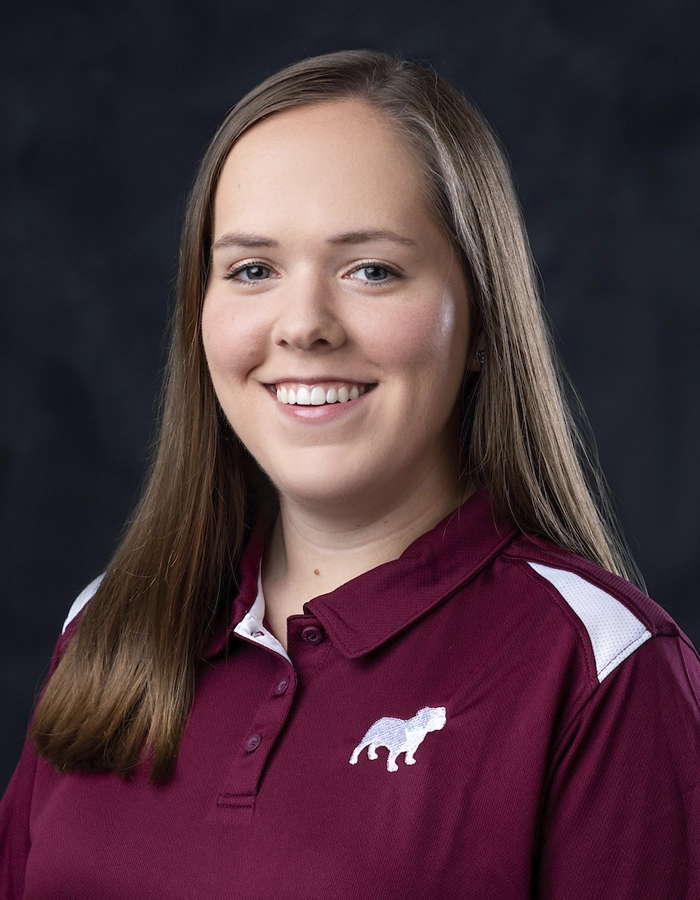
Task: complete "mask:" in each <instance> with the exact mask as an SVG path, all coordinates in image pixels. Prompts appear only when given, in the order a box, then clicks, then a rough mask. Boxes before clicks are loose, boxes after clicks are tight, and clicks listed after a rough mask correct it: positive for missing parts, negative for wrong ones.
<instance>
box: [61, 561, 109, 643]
mask: <svg viewBox="0 0 700 900" xmlns="http://www.w3.org/2000/svg"><path fill="white" fill-rule="evenodd" d="M103 577H104V576H103V575H98V576H97V578H95V580H94V581H91V582H90V584H89V585H88V586H87V587H86V588H84V590H82V591H81V592H80V593H79V594H78V596H77V597H76V598H75V600H74V601H73V605H72V606H71V608H70V609H69V610H68V616H67V618H66V621H65V622H64V623H63V628H62V630H61V634H63V632H64V631H65V630H66V628H68V626H69V625H70V623H71V622H72V621H73V619H74V618H75V617H76V616H77V615H78V613H79V612H80V610H81V609H82V608H83V607H84V606H86V605H87V602H88V600H90V599H92V597H93V596H94V594H95V591H96V590H97V588H98V587H99V586H100V582H101V581H102V578H103Z"/></svg>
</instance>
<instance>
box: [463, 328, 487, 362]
mask: <svg viewBox="0 0 700 900" xmlns="http://www.w3.org/2000/svg"><path fill="white" fill-rule="evenodd" d="M485 361H486V338H485V336H484V333H483V331H480V332H479V333H478V334H477V335H476V336H475V338H474V340H473V341H472V344H471V347H470V348H469V354H468V355H467V365H466V371H467V372H481V370H482V369H483V368H484V364H485Z"/></svg>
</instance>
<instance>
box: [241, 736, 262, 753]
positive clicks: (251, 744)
mask: <svg viewBox="0 0 700 900" xmlns="http://www.w3.org/2000/svg"><path fill="white" fill-rule="evenodd" d="M261 740H262V735H261V734H251V735H250V737H248V738H246V742H245V744H244V745H243V746H244V747H245V752H246V753H252V752H253V750H257V749H258V747H259V746H260V741H261Z"/></svg>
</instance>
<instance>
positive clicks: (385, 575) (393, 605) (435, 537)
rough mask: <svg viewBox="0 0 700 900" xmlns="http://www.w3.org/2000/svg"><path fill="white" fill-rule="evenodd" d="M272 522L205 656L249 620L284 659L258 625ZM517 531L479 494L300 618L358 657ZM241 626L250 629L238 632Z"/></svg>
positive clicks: (469, 574) (450, 589) (255, 537)
mask: <svg viewBox="0 0 700 900" xmlns="http://www.w3.org/2000/svg"><path fill="white" fill-rule="evenodd" d="M274 519H275V517H274V515H272V514H271V512H270V510H265V511H263V512H261V514H260V516H259V517H258V520H257V522H256V524H255V526H254V528H253V530H252V532H251V535H250V538H249V540H248V543H247V545H246V547H245V549H244V551H243V555H242V557H241V562H240V566H239V572H240V577H239V584H240V589H239V593H238V595H237V597H236V599H235V601H234V603H233V606H232V613H231V618H230V620H229V625H228V626H227V628H226V630H225V632H224V633H221V632H220V633H219V635H218V637H217V638H215V639H214V640H213V641H212V644H211V645H210V647H209V648H208V650H207V653H206V656H207V657H210V656H213V655H215V654H216V653H219V652H221V650H223V649H224V647H225V646H226V644H227V642H228V639H229V637H230V635H231V633H232V632H237V633H238V634H242V633H243V631H247V630H248V626H251V627H252V623H253V622H256V623H258V622H259V627H258V625H257V624H256V625H255V627H253V628H252V630H254V631H262V632H264V633H265V634H267V635H269V638H270V639H271V641H274V643H275V645H277V646H275V647H272V646H271V647H270V649H275V651H276V652H279V650H280V649H281V651H282V654H283V655H284V656H285V657H286V658H287V659H288V658H289V657H288V655H287V654H286V652H285V651H284V648H283V647H282V645H281V644H280V643H279V641H278V640H277V638H275V637H274V635H272V634H271V632H269V631H268V630H267V629H266V628H264V626H263V623H262V620H263V618H264V610H265V606H264V603H265V601H264V595H263V591H262V581H261V578H260V567H261V561H262V554H263V550H264V548H265V544H266V542H267V538H268V535H269V532H270V530H271V528H272V526H273V524H274ZM516 533H517V532H516V528H515V527H514V525H513V523H512V522H511V521H508V520H505V519H503V518H500V517H498V516H497V515H496V514H495V512H494V510H493V508H492V505H491V502H490V499H489V496H488V493H487V491H486V490H485V489H483V488H482V489H480V490H478V491H476V493H474V494H473V495H472V496H471V497H469V498H468V499H467V500H466V501H465V502H464V503H463V504H462V505H461V506H459V507H458V508H457V509H455V510H454V511H453V512H451V513H450V514H449V515H447V516H446V517H445V518H444V519H442V521H440V522H438V524H437V525H436V526H435V527H434V528H432V529H431V530H430V531H428V532H426V533H425V534H422V535H421V536H420V537H418V538H417V539H416V540H415V541H414V542H413V543H412V544H410V545H409V546H408V547H407V548H406V550H405V551H404V552H403V553H402V554H401V556H400V557H399V558H398V559H395V560H391V561H389V562H387V563H383V564H382V565H380V566H377V567H376V568H374V569H370V570H369V571H368V572H364V573H363V574H361V575H359V576H357V577H356V578H353V579H351V580H350V581H348V582H346V583H345V584H343V585H341V586H340V587H338V588H336V590H334V591H332V592H330V593H328V594H321V595H319V596H318V597H314V598H313V599H312V600H310V601H309V602H308V603H306V604H305V605H304V614H305V615H308V616H312V617H314V618H316V619H318V620H319V621H320V622H321V624H322V625H323V627H324V628H325V630H326V632H327V633H328V635H329V637H330V638H331V640H332V641H333V643H334V644H335V645H336V646H337V647H338V649H339V650H340V652H341V653H342V654H343V655H344V656H346V657H348V658H359V657H361V656H364V655H365V654H367V653H370V652H372V651H373V650H375V649H377V648H378V647H380V646H381V645H382V644H384V643H386V642H387V641H388V640H390V639H391V638H392V637H394V636H396V635H397V634H398V633H400V632H401V631H402V630H404V629H405V628H408V627H409V626H410V625H411V624H413V622H415V621H417V620H418V619H420V618H421V617H422V616H424V615H426V614H427V613H428V612H429V611H430V610H431V609H432V608H433V607H434V606H436V605H437V604H438V603H440V602H442V601H443V600H445V599H446V598H447V597H449V596H450V595H451V594H452V593H454V592H455V591H456V590H457V589H458V588H460V587H461V586H462V585H464V584H465V583H466V582H467V581H469V580H470V579H471V578H473V577H474V576H475V575H476V574H477V573H478V572H479V571H480V570H481V569H483V568H484V567H485V566H486V565H488V563H489V562H490V561H491V560H492V559H493V558H494V557H495V556H496V555H498V553H500V551H501V550H502V549H503V547H504V546H505V545H507V544H508V543H510V542H511V541H512V540H513V537H514V536H515V534H516ZM244 622H247V623H248V624H247V625H245V626H244V625H243V623H244ZM239 625H240V626H242V627H241V628H239V627H238V626H239ZM245 636H247V637H249V636H250V635H249V634H246V635H245ZM258 640H259V642H261V643H264V641H265V639H264V638H258ZM265 646H268V644H267V643H266V644H265ZM278 648H279V649H278Z"/></svg>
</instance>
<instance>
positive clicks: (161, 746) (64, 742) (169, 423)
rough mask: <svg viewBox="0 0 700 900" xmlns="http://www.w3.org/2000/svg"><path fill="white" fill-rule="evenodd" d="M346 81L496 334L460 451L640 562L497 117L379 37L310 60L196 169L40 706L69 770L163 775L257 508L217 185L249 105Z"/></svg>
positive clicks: (480, 323) (259, 96) (588, 537)
mask: <svg viewBox="0 0 700 900" xmlns="http://www.w3.org/2000/svg"><path fill="white" fill-rule="evenodd" d="M342 98H360V99H362V100H364V101H365V102H367V103H369V104H371V105H372V106H374V107H375V108H376V109H378V110H379V111H381V112H382V113H383V114H384V115H385V116H386V117H387V118H388V119H389V121H391V122H392V123H393V124H394V125H395V127H396V128H397V129H398V131H399V133H400V134H401V135H402V136H403V137H404V138H405V139H406V140H407V141H408V142H409V143H410V145H411V146H412V147H413V148H414V149H415V152H416V154H417V157H418V159H419V161H420V163H421V164H422V166H423V168H424V171H425V176H426V179H425V181H426V190H427V193H428V196H429V200H430V202H431V207H432V210H433V212H434V215H435V217H436V219H437V221H438V222H439V224H440V225H441V226H442V228H443V229H444V231H445V233H446V234H447V235H448V237H449V238H450V240H451V241H452V243H453V244H454V247H455V249H456V251H457V252H458V253H459V256H460V258H461V261H462V265H463V267H464V273H465V276H466V278H467V281H468V284H469V287H470V294H471V298H472V303H473V307H474V308H473V311H472V312H473V315H474V318H475V321H476V322H477V327H478V328H479V329H480V332H481V334H482V335H483V340H484V345H485V347H486V350H485V356H486V362H485V365H484V367H483V370H482V371H481V373H479V374H478V375H470V376H467V379H466V381H465V388H464V392H463V393H464V403H463V406H464V427H463V440H462V448H461V450H462V459H463V461H464V466H465V469H466V470H467V471H468V473H469V475H470V476H471V477H472V478H473V479H476V480H477V481H478V482H480V483H481V484H483V485H485V486H486V487H487V488H488V489H489V491H490V494H491V497H492V499H493V502H494V503H495V505H496V507H498V508H500V509H501V510H503V511H507V512H508V513H509V514H510V516H511V517H512V518H513V519H514V521H515V522H516V523H517V525H518V526H519V527H520V528H521V529H522V530H523V531H525V532H529V533H534V534H538V535H542V536H545V537H547V538H549V539H550V540H552V541H554V542H555V543H556V544H559V545H560V546H562V547H566V548H568V549H570V550H573V551H575V552H576V553H579V554H581V555H582V556H584V557H587V558H588V559H590V560H593V561H594V562H596V563H598V564H599V565H601V566H602V567H603V568H606V569H609V570H610V571H612V572H617V573H619V574H622V575H625V576H627V577H630V578H634V577H635V574H636V573H635V570H634V567H633V565H632V563H631V562H630V560H629V559H628V557H627V556H626V554H625V552H624V549H623V548H622V545H621V543H620V541H619V540H618V538H617V537H616V536H615V533H614V531H613V530H611V527H610V525H609V522H610V521H611V519H610V518H609V512H608V510H607V507H606V505H605V501H604V498H605V491H604V490H603V489H602V486H601V482H600V476H599V475H598V469H597V466H596V465H595V462H594V461H591V460H590V458H589V457H588V456H587V455H586V453H585V451H584V447H583V443H582V442H581V441H580V439H579V438H578V432H577V430H576V428H575V426H574V423H573V422H572V418H571V415H570V413H569V410H568V407H567V404H566V402H565V401H564V399H563V391H562V386H561V380H560V376H559V375H558V374H557V368H556V366H555V363H554V357H553V353H552V349H551V346H550V341H549V337H548V333H547V329H546V327H545V324H544V320H543V313H542V310H541V305H540V302H539V299H538V296H537V289H536V280H535V276H534V272H533V265H532V261H531V256H530V252H529V248H528V244H527V238H526V235H525V231H524V228H523V224H522V221H521V217H520V212H519V207H518V203H517V200H516V198H515V194H514V191H513V187H512V184H511V179H510V176H509V173H508V168H507V165H506V163H505V161H504V158H503V154H502V153H501V151H500V149H499V147H498V144H497V142H496V140H495V139H494V137H493V135H492V134H491V132H490V130H489V128H488V126H487V125H486V123H485V122H484V121H483V119H482V118H481V117H480V116H479V115H478V113H477V112H476V111H475V110H474V109H473V108H472V107H471V106H470V105H469V104H468V103H467V101H466V100H465V99H464V97H463V96H462V95H461V94H460V93H459V92H458V91H457V90H455V89H454V88H453V87H451V86H450V85H449V84H448V83H447V82H446V81H445V80H444V79H442V78H440V77H439V76H438V75H437V74H436V73H435V72H434V71H432V70H431V69H429V68H426V67H424V66H422V65H417V64H414V63H411V62H407V61H405V60H396V59H393V58H391V57H389V56H386V55H384V54H380V53H374V52H369V51H348V52H342V53H333V54H328V55H326V56H319V57H316V58H313V59H307V60H304V61H302V62H300V63H297V64H295V65H293V66H290V67H288V68H286V69H284V70H282V71H281V72H279V73H278V74H276V75H273V76H272V77H271V78H268V79H267V80H266V81H265V82H263V83H262V84H260V85H259V86H258V87H256V88H255V89H254V90H253V91H251V92H250V93H249V94H248V95H247V96H246V97H244V98H243V99H242V100H241V101H240V103H238V105H237V106H236V107H234V109H233V110H232V111H231V113H230V114H229V115H228V116H227V118H226V119H225V121H224V122H223V124H222V125H221V127H220V129H219V130H218V132H217V133H216V135H215V137H214V139H213V140H212V142H211V145H210V146H209V149H208V151H207V153H206V155H205V157H204V160H203V162H202V164H201V167H200V169H199V172H198V175H197V178H196V181H195V183H194V186H193V189H192V192H191V195H190V199H189V204H188V209H187V214H186V218H185V223H184V229H183V234H182V243H181V253H180V269H179V279H178V294H177V308H176V314H175V320H174V325H173V337H172V346H171V352H170V358H169V364H168V369H167V379H166V384H165V391H164V407H163V415H162V424H161V430H160V439H159V443H158V449H157V453H156V456H155V460H154V463H153V467H152V471H151V475H150V478H149V480H148V483H147V485H146V488H145V490H144V493H143V496H142V499H141V502H140V503H139V505H138V508H137V510H136V512H135V514H134V516H133V519H132V521H131V523H130V525H129V527H128V529H127V531H126V534H125V536H124V538H123V540H122V543H121V545H120V547H119V549H118V550H117V552H116V553H115V555H114V557H113V559H112V560H111V562H110V564H109V566H108V567H107V571H106V574H105V577H104V579H103V581H102V583H101V585H100V587H99V589H98V591H97V593H96V595H95V596H94V598H93V599H92V600H91V601H90V603H89V604H88V606H87V609H86V610H85V612H84V614H83V616H82V618H81V620H80V622H79V623H78V627H77V629H76V633H75V635H74V636H73V638H72V640H71V642H70V644H69V646H68V648H67V650H66V652H65V655H64V657H63V659H62V660H61V662H60V664H59V665H58V668H57V670H56V672H55V673H54V675H53V677H52V678H51V680H50V681H49V683H48V685H47V688H46V691H45V693H44V696H43V698H42V700H41V702H40V704H39V706H38V709H37V714H36V717H35V722H34V726H33V732H32V736H33V740H34V743H35V746H36V748H37V750H38V752H39V753H41V754H43V755H44V756H45V757H46V758H47V759H49V760H50V761H51V762H52V763H53V764H54V765H55V766H56V767H57V768H58V769H59V770H61V771H75V770H97V771H100V770H101V771H106V770H116V771H117V772H120V773H122V774H123V773H126V772H128V771H129V770H130V769H131V768H132V767H133V766H135V765H136V764H137V763H138V761H139V759H140V758H141V756H142V753H144V752H145V753H146V754H147V755H149V756H150V758H151V765H152V767H151V776H152V778H154V779H161V778H163V777H165V776H167V774H168V773H169V771H170V770H171V768H172V765H173V763H174V761H175V758H176V755H177V750H178V747H179V743H180V739H181V736H182V732H183V729H184V727H185V722H186V719H187V715H188V712H189V709H190V706H191V703H192V698H193V693H194V689H195V677H196V669H197V664H198V660H199V659H200V658H201V655H202V653H203V650H204V646H205V644H206V641H207V639H208V637H209V635H210V634H211V632H212V629H213V628H214V626H215V624H216V622H217V620H219V619H220V617H221V616H222V615H223V613H224V612H225V607H226V605H227V603H228V598H229V597H230V595H231V593H232V590H233V587H234V585H233V582H234V577H235V574H234V573H235V567H236V563H237V560H238V558H239V555H240V552H241V548H242V546H243V543H244V540H245V533H246V528H245V523H246V516H247V515H248V516H249V517H250V516H251V515H252V514H253V513H254V506H255V504H254V501H252V500H251V478H252V477H253V476H252V468H253V467H252V466H251V462H250V459H249V458H248V457H247V453H246V451H245V449H244V448H243V447H242V446H241V445H240V443H239V441H238V440H237V438H236V437H235V435H233V434H232V432H231V429H230V427H229V426H228V424H227V423H226V421H225V419H224V418H223V416H222V414H221V411H220V409H219V407H218V405H217V401H216V397H215V395H214V391H213V388H212V384H211V380H210V378H209V375H208V372H207V368H206V363H205V359H204V352H203V348H202V341H201V336H200V325H201V310H202V303H203V298H204V293H205V289H206V285H207V279H208V273H209V264H210V252H211V238H212V204H213V197H214V193H215V191H216V186H217V182H218V179H219V175H220V172H221V169H222V166H223V163H224V161H225V159H226V157H227V156H228V154H229V152H230V150H231V148H232V146H233V145H234V143H235V142H236V141H237V140H238V138H239V137H240V136H241V135H242V134H243V133H244V132H245V131H246V130H248V129H249V128H251V127H252V126H253V125H255V123H256V122H259V121H260V120H261V119H263V118H265V117H267V116H270V115H272V114H274V113H275V112H279V111H281V110H285V109H290V108H292V107H298V106H302V105H305V104H310V103H318V102H322V101H327V100H332V99H335V100H338V99H342ZM606 523H607V524H606Z"/></svg>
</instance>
